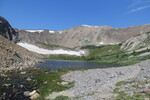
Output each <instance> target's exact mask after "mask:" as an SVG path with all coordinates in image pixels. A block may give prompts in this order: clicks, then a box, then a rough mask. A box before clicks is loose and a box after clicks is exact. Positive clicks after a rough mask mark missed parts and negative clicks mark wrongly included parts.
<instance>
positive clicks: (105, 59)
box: [46, 44, 150, 65]
mask: <svg viewBox="0 0 150 100" xmlns="http://www.w3.org/2000/svg"><path fill="white" fill-rule="evenodd" d="M81 49H86V50H88V51H89V54H88V55H87V56H81V57H79V56H70V55H50V56H49V57H48V58H46V59H53V60H80V61H88V62H98V63H114V64H118V65H132V64H136V63H138V62H140V61H143V60H146V59H150V55H147V56H143V57H138V55H140V54H142V53H145V52H150V49H146V50H143V51H140V52H135V51H133V52H131V53H127V52H126V51H123V50H120V44H117V45H106V46H93V45H88V46H84V47H81Z"/></svg>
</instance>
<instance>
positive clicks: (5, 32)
mask: <svg viewBox="0 0 150 100" xmlns="http://www.w3.org/2000/svg"><path fill="white" fill-rule="evenodd" d="M0 35H1V36H3V37H5V38H7V39H8V40H10V41H14V42H15V43H16V42H17V41H18V32H16V31H15V29H14V28H12V27H11V25H10V24H9V23H8V21H7V20H6V19H5V18H3V17H2V16H0Z"/></svg>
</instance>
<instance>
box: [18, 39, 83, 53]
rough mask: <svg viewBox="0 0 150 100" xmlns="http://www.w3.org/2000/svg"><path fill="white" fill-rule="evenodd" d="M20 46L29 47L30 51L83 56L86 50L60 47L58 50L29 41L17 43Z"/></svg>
mask: <svg viewBox="0 0 150 100" xmlns="http://www.w3.org/2000/svg"><path fill="white" fill-rule="evenodd" d="M17 44H18V45H19V46H21V47H24V48H26V49H28V50H29V51H32V52H36V53H39V54H68V55H76V56H82V55H84V51H82V50H80V51H71V50H63V49H58V50H48V49H43V48H39V47H37V46H35V45H32V44H28V43H22V42H20V43H17Z"/></svg>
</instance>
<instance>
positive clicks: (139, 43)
mask: <svg viewBox="0 0 150 100" xmlns="http://www.w3.org/2000/svg"><path fill="white" fill-rule="evenodd" d="M149 46H150V32H146V33H145V34H141V35H137V36H134V37H131V38H130V39H128V40H126V41H125V42H123V43H122V46H121V49H123V50H127V51H132V50H136V49H140V48H148V47H149Z"/></svg>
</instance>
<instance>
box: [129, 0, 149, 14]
mask: <svg viewBox="0 0 150 100" xmlns="http://www.w3.org/2000/svg"><path fill="white" fill-rule="evenodd" d="M131 1H132V3H131V4H130V5H129V6H128V8H129V9H130V10H129V13H133V12H136V11H140V10H144V9H147V8H150V0H131Z"/></svg>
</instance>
